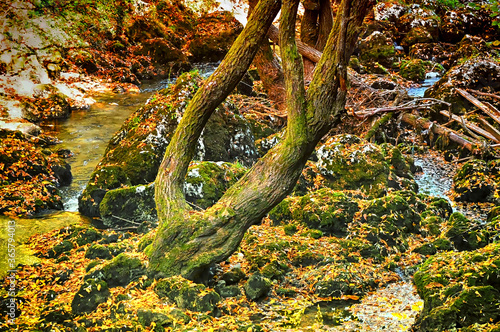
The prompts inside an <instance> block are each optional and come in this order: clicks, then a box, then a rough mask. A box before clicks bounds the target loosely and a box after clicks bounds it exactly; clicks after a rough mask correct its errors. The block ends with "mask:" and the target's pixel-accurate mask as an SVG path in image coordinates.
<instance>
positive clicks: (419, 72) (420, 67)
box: [399, 59, 426, 82]
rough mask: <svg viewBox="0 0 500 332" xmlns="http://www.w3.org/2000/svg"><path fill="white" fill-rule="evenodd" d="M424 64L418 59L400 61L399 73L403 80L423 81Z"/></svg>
mask: <svg viewBox="0 0 500 332" xmlns="http://www.w3.org/2000/svg"><path fill="white" fill-rule="evenodd" d="M425 72H426V63H425V61H423V60H420V59H414V60H409V61H401V65H400V67H399V73H400V75H401V76H402V77H403V78H406V79H407V80H410V81H414V82H421V81H423V80H424V79H425Z"/></svg>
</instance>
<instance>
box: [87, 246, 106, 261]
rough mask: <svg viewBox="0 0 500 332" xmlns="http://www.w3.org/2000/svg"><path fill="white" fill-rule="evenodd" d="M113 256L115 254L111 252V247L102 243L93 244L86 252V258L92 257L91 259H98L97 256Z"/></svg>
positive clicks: (104, 257) (102, 257)
mask: <svg viewBox="0 0 500 332" xmlns="http://www.w3.org/2000/svg"><path fill="white" fill-rule="evenodd" d="M111 257H113V256H112V255H111V253H110V252H109V248H108V247H105V246H103V245H101V244H93V245H92V246H90V247H89V248H88V249H87V251H86V252H85V258H90V259H96V258H101V259H110V258H111Z"/></svg>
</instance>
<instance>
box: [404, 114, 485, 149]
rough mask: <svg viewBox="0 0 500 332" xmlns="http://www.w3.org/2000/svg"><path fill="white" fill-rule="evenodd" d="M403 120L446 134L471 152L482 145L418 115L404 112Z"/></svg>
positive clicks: (414, 125) (412, 124)
mask: <svg viewBox="0 0 500 332" xmlns="http://www.w3.org/2000/svg"><path fill="white" fill-rule="evenodd" d="M401 120H402V121H404V122H405V123H407V124H409V125H411V126H413V127H414V128H422V129H425V130H429V131H432V132H433V133H435V134H438V135H442V136H446V137H448V138H449V139H450V141H452V142H455V143H457V144H458V145H460V146H461V147H463V148H465V149H467V150H469V151H470V152H474V151H475V150H476V149H477V148H478V147H479V146H480V144H479V143H478V142H474V141H473V140H471V139H469V138H466V137H465V136H463V135H460V134H458V133H456V132H454V131H453V130H451V129H449V128H445V127H442V126H440V125H438V124H436V123H434V122H431V121H429V120H427V119H424V118H420V117H417V116H415V115H413V114H410V113H404V114H403V116H402V117H401Z"/></svg>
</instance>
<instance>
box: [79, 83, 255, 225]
mask: <svg viewBox="0 0 500 332" xmlns="http://www.w3.org/2000/svg"><path fill="white" fill-rule="evenodd" d="M200 85H202V80H201V78H200V76H199V75H198V74H197V73H186V74H183V75H182V76H180V77H179V78H178V79H177V81H176V83H175V84H173V85H171V86H170V87H169V88H167V89H164V90H161V91H160V92H158V93H157V94H155V95H154V96H153V97H151V98H150V99H149V101H148V102H147V103H146V105H145V106H143V107H142V108H140V109H139V110H138V111H137V112H135V113H134V114H132V115H131V116H130V117H129V118H128V119H127V120H126V121H125V123H124V124H123V126H122V128H121V129H120V130H119V131H118V132H117V133H115V135H114V136H113V137H112V138H111V140H110V142H109V144H108V147H107V149H106V151H105V154H104V156H103V158H102V159H101V161H100V163H99V164H98V166H97V167H96V169H95V170H94V172H93V173H92V175H91V178H90V181H89V183H88V184H87V186H86V188H85V189H84V191H83V193H82V195H81V196H80V197H79V200H78V203H79V210H80V212H81V213H82V214H84V215H86V216H91V217H95V216H100V211H99V204H100V203H101V201H102V200H103V198H104V196H105V195H106V193H107V192H108V191H109V190H113V189H117V188H122V187H124V186H140V185H148V184H149V183H151V182H153V181H154V180H155V178H156V174H157V172H158V168H159V166H160V163H161V161H162V159H163V155H164V153H165V149H166V147H167V145H168V144H169V143H170V139H171V137H172V135H173V133H174V131H175V128H176V127H177V124H178V122H179V121H180V118H181V116H182V113H183V112H184V110H185V108H186V106H187V104H188V103H189V101H190V100H191V98H192V96H193V95H194V93H195V92H196V90H197V89H198V87H199V86H200ZM257 157H258V153H257V150H256V148H255V142H254V137H253V135H252V132H251V128H250V125H249V123H248V121H246V120H245V118H244V117H242V116H241V115H240V114H239V113H238V111H237V110H236V107H235V105H234V104H233V103H231V102H229V101H225V102H224V103H223V105H221V106H220V107H219V108H218V109H217V111H216V112H215V113H214V114H213V115H212V116H211V118H210V120H209V121H208V123H207V126H206V127H205V129H204V131H203V134H202V136H201V137H200V139H199V141H198V145H197V152H196V155H195V159H196V160H211V161H228V162H234V161H239V162H240V163H241V164H243V165H251V164H252V163H253V162H254V161H255V160H256V159H257ZM136 189H137V188H136Z"/></svg>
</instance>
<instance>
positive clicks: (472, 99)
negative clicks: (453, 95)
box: [456, 88, 500, 124]
mask: <svg viewBox="0 0 500 332" xmlns="http://www.w3.org/2000/svg"><path fill="white" fill-rule="evenodd" d="M456 90H457V92H458V93H459V94H460V95H462V97H464V98H465V99H467V100H468V101H470V102H471V103H472V104H473V105H474V106H476V107H477V108H479V109H480V110H481V111H483V112H484V113H486V114H487V115H488V116H489V117H490V118H492V119H493V120H495V122H496V123H498V124H500V117H498V116H497V115H496V114H494V113H493V112H492V111H491V109H490V108H489V107H488V106H487V105H485V104H484V103H482V102H481V101H479V100H478V99H477V98H475V97H474V96H472V95H471V94H470V93H468V92H467V91H465V90H462V89H458V88H457V89H456Z"/></svg>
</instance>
